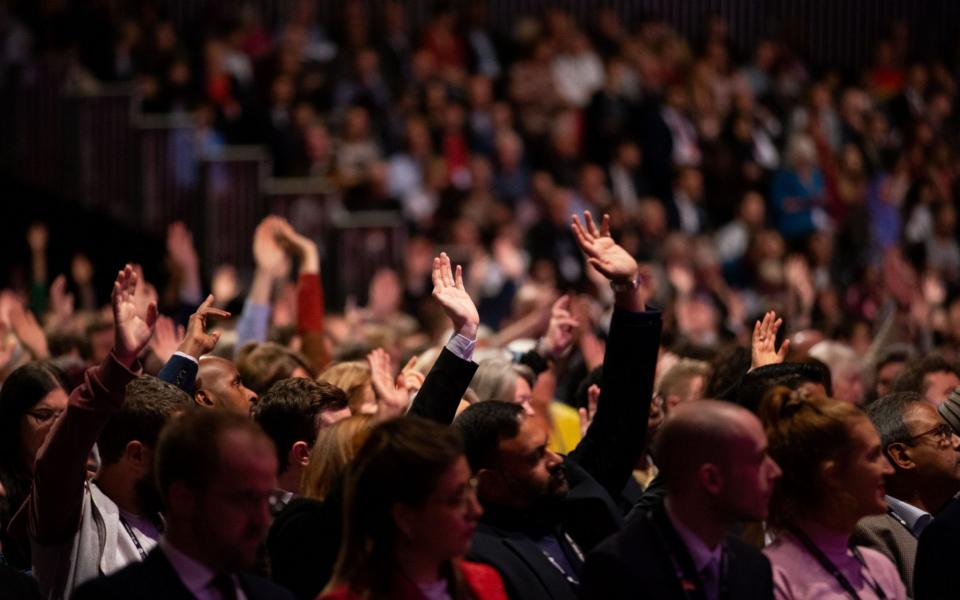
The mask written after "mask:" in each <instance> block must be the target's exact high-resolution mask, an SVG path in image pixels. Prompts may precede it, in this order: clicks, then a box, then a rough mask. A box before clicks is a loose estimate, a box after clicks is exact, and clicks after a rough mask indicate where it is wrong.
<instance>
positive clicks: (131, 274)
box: [112, 265, 157, 360]
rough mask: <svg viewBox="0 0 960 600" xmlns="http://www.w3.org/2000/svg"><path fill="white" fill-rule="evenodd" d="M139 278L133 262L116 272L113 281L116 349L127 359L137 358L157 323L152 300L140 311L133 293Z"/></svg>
mask: <svg viewBox="0 0 960 600" xmlns="http://www.w3.org/2000/svg"><path fill="white" fill-rule="evenodd" d="M138 280H139V278H138V277H137V273H136V271H134V270H133V267H132V266H130V265H127V266H125V267H124V268H123V269H122V270H121V271H120V272H119V273H117V280H116V281H115V282H114V283H113V294H112V302H113V322H114V325H115V327H116V342H115V348H114V350H115V352H116V353H117V355H118V356H119V357H120V358H121V359H124V360H132V359H135V358H136V357H137V356H138V355H139V354H140V352H141V351H142V350H143V348H144V347H145V346H146V345H147V343H148V342H149V341H150V336H152V335H153V327H154V325H156V323H157V305H156V304H153V303H151V304H150V305H149V306H147V308H146V309H145V310H144V311H142V312H140V311H138V310H137V302H136V300H135V299H134V294H135V292H136V290H137V283H138Z"/></svg>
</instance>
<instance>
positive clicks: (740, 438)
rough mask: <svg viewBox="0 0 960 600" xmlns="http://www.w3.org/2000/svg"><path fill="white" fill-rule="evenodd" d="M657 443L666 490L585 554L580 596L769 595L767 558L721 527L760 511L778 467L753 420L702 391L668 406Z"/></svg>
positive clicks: (706, 599) (703, 599)
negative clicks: (651, 505)
mask: <svg viewBox="0 0 960 600" xmlns="http://www.w3.org/2000/svg"><path fill="white" fill-rule="evenodd" d="M655 446H656V448H655V453H656V456H657V464H658V466H659V467H660V470H661V473H662V474H663V476H664V482H665V484H666V486H667V497H666V499H665V501H664V502H663V504H661V505H658V506H655V507H654V508H653V509H652V510H651V511H649V512H647V513H634V514H632V515H631V516H630V518H629V519H628V522H627V524H626V526H625V527H624V529H623V531H621V532H620V533H618V534H616V535H614V536H612V537H610V538H609V539H607V540H605V541H604V542H603V543H602V544H600V545H599V546H598V547H597V548H596V549H595V550H594V551H593V552H592V553H590V555H589V556H588V557H587V561H586V564H585V565H584V569H583V577H582V587H581V597H582V598H591V599H593V598H604V599H605V600H607V599H618V598H623V599H627V598H637V597H641V596H642V597H645V598H661V599H667V600H670V599H676V600H681V599H685V598H697V599H699V600H717V599H721V598H737V599H738V600H742V599H743V600H751V599H772V598H773V576H772V574H771V570H770V562H769V561H768V560H767V558H766V557H765V556H763V554H761V552H760V551H759V550H758V549H756V548H753V547H752V546H749V545H748V544H746V543H744V542H742V541H740V540H739V539H737V538H735V537H733V536H731V535H729V532H730V530H731V528H732V527H733V526H734V525H735V524H737V523H738V522H740V521H760V520H762V519H764V518H765V517H766V514H767V505H768V503H769V500H770V495H771V494H772V492H773V486H774V483H775V482H776V480H777V478H778V477H779V476H780V468H779V467H778V466H777V464H776V463H775V462H774V461H773V459H772V458H770V456H769V455H768V454H767V439H766V436H765V435H764V433H763V428H762V426H761V425H760V421H759V420H758V419H757V418H756V417H755V416H754V415H753V414H752V413H750V412H749V411H747V410H745V409H743V408H741V407H739V406H736V405H733V404H729V403H726V402H719V401H714V400H701V401H699V402H693V403H689V404H685V405H681V406H678V407H677V408H676V409H674V411H673V414H672V415H671V417H670V418H669V419H667V420H666V421H665V422H664V424H663V425H662V426H661V428H660V430H659V432H658V433H657V439H656V443H655Z"/></svg>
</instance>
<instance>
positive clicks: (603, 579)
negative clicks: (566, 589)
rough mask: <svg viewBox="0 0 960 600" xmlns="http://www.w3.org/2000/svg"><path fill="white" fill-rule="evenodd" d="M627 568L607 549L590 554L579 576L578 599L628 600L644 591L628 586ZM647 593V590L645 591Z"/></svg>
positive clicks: (600, 549)
mask: <svg viewBox="0 0 960 600" xmlns="http://www.w3.org/2000/svg"><path fill="white" fill-rule="evenodd" d="M628 582H629V573H628V569H627V566H626V565H625V564H624V563H623V561H622V560H620V558H619V557H617V556H616V554H615V553H614V552H612V551H610V550H609V549H608V548H599V549H597V550H595V551H593V552H591V553H590V555H589V556H588V557H587V562H586V563H584V565H583V571H582V572H581V574H580V594H579V595H580V598H582V599H583V600H597V599H598V598H603V599H604V600H628V599H631V598H636V597H638V595H640V594H643V593H644V592H645V591H644V590H637V589H633V586H632V585H629V583H628ZM647 591H649V590H647Z"/></svg>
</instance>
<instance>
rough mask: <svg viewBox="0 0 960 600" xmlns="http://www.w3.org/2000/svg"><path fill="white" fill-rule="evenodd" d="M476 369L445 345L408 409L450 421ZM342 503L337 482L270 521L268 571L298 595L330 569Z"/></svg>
mask: <svg viewBox="0 0 960 600" xmlns="http://www.w3.org/2000/svg"><path fill="white" fill-rule="evenodd" d="M476 371H477V364H476V363H474V362H470V361H466V360H462V359H460V358H457V356H456V355H455V354H453V353H452V352H450V351H449V350H447V349H446V348H444V349H443V351H442V352H440V356H439V357H438V358H437V362H436V363H434V365H433V368H432V369H430V372H429V373H427V377H426V379H424V382H423V387H421V388H420V391H419V392H418V393H417V397H416V399H414V401H413V406H411V407H410V414H414V415H419V416H422V417H426V418H430V419H433V420H435V421H439V422H442V423H450V422H451V421H452V420H453V416H454V414H455V413H456V411H457V406H458V405H459V404H460V398H462V397H463V394H464V393H465V392H466V391H467V386H469V385H470V380H471V379H473V374H474V373H476ZM342 505H343V502H342V488H341V486H340V485H339V484H338V485H335V486H334V487H333V489H331V491H330V494H329V496H328V497H327V499H326V500H325V501H323V502H320V501H318V500H311V499H309V498H297V499H294V500H293V501H291V502H290V504H288V505H287V507H286V508H284V509H283V511H281V512H280V514H279V515H277V518H276V519H274V521H273V524H272V525H271V526H270V531H269V533H268V534H267V541H266V546H267V553H268V554H269V556H270V572H271V576H272V577H273V579H274V581H276V582H277V583H280V584H281V585H284V586H286V587H288V588H290V589H291V590H292V591H293V592H294V594H296V596H297V597H298V598H302V599H304V600H313V598H315V597H316V596H317V594H318V593H319V592H320V590H322V589H323V588H324V586H326V585H327V582H328V581H329V580H330V576H331V575H332V574H333V566H334V564H335V563H336V561H337V554H338V553H339V552H340V540H341V533H342V530H341V527H342V521H343V510H342Z"/></svg>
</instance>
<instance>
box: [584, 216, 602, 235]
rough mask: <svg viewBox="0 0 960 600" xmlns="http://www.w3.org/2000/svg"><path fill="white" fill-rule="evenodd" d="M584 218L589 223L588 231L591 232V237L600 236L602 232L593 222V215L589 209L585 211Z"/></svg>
mask: <svg viewBox="0 0 960 600" xmlns="http://www.w3.org/2000/svg"><path fill="white" fill-rule="evenodd" d="M583 219H584V221H586V223H587V231H589V232H590V235H591V237H593V238H598V237H600V232H599V231H598V230H597V225H596V223H594V222H593V215H591V214H590V211H589V210H585V211H583Z"/></svg>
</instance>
